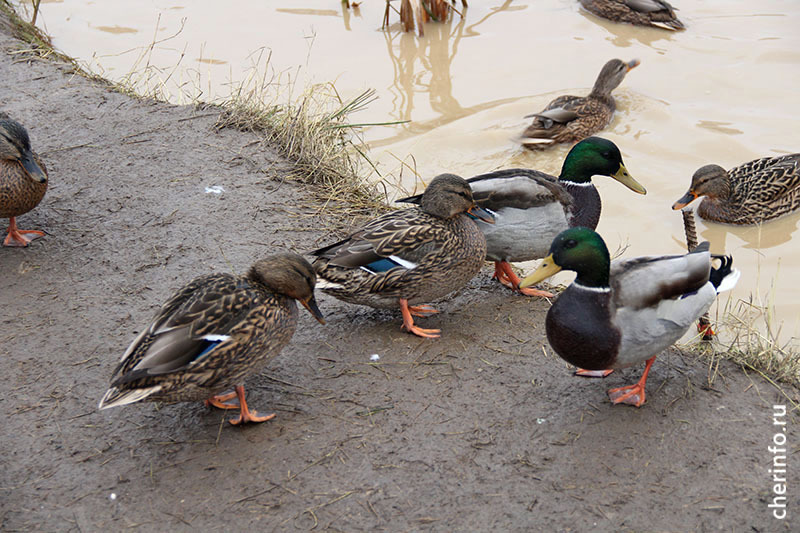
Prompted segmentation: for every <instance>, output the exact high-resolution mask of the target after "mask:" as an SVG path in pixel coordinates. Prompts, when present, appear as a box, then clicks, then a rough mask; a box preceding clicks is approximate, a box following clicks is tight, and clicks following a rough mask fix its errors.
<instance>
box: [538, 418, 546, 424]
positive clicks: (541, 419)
mask: <svg viewBox="0 0 800 533" xmlns="http://www.w3.org/2000/svg"><path fill="white" fill-rule="evenodd" d="M545 422H547V419H546V418H537V419H536V423H537V424H544V423H545Z"/></svg>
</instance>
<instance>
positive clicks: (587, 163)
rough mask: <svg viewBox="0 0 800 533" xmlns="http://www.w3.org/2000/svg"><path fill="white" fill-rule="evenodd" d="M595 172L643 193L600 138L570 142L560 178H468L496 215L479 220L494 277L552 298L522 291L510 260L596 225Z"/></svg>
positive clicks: (535, 255) (529, 174) (533, 173)
mask: <svg viewBox="0 0 800 533" xmlns="http://www.w3.org/2000/svg"><path fill="white" fill-rule="evenodd" d="M594 175H602V176H609V177H611V178H614V179H615V180H617V181H619V182H620V183H622V184H623V185H625V186H626V187H628V188H629V189H630V190H632V191H634V192H636V193H639V194H646V193H647V191H646V190H645V188H644V187H642V186H641V185H640V184H639V183H638V182H637V181H636V180H635V179H633V177H631V175H630V174H629V173H628V171H627V169H626V168H625V165H624V163H623V162H622V154H620V152H619V148H617V145H616V144H614V143H613V142H611V141H609V140H607V139H603V138H600V137H589V138H587V139H584V140H582V141H581V142H579V143H578V144H576V145H575V146H573V147H572V150H570V151H569V153H568V154H567V157H566V158H565V159H564V164H563V166H562V167H561V174H560V176H559V177H558V178H556V177H554V176H551V175H549V174H545V173H544V172H540V171H538V170H530V169H524V168H513V169H505V170H498V171H495V172H489V173H487V174H481V175H479V176H475V177H473V178H470V179H468V180H467V182H468V183H469V185H470V187H471V188H472V196H473V198H474V199H475V202H476V203H477V204H478V205H479V206H481V207H482V208H484V209H486V210H488V211H489V212H490V213H492V215H494V219H495V223H494V224H485V223H483V222H480V221H479V222H478V227H479V228H480V229H481V231H483V234H484V235H485V236H486V248H487V252H486V257H487V259H489V260H490V261H494V276H493V277H494V278H496V279H497V280H498V281H500V282H501V283H503V284H504V285H507V286H509V287H511V289H513V290H514V291H519V292H522V293H523V294H526V295H528V296H543V297H547V298H550V297H552V296H553V295H552V294H551V293H549V292H547V291H540V290H537V289H533V288H532V287H529V288H527V289H520V288H519V278H518V277H517V275H516V274H515V273H514V271H513V270H512V268H511V265H509V262H515V261H531V260H533V259H541V258H542V257H544V256H545V255H547V251H548V250H549V248H550V243H552V242H553V239H555V238H556V236H557V235H558V234H559V233H561V232H562V231H563V230H565V229H567V228H569V227H572V226H586V227H589V228H592V229H594V228H595V227H597V223H598V221H599V220H600V208H601V202H600V194H599V193H598V191H597V189H596V188H595V186H594V185H593V184H592V176H594ZM420 198H421V195H417V196H411V197H409V198H403V199H401V200H398V201H399V202H409V203H419V201H420Z"/></svg>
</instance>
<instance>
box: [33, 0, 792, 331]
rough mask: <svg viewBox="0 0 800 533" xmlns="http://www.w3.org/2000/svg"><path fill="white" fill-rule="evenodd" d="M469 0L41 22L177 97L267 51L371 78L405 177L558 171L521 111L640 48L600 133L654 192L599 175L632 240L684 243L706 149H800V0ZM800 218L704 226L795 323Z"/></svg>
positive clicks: (672, 249)
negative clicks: (607, 4) (676, 204)
mask: <svg viewBox="0 0 800 533" xmlns="http://www.w3.org/2000/svg"><path fill="white" fill-rule="evenodd" d="M474 4H475V5H471V6H470V7H469V9H468V10H467V11H466V13H465V17H464V18H463V19H461V18H459V17H458V16H456V17H455V18H454V20H452V21H450V22H448V23H447V24H428V25H427V27H426V32H427V33H426V35H425V37H424V38H419V37H417V36H415V35H410V34H404V33H402V32H400V31H399V28H398V25H397V20H398V16H397V15H396V14H395V13H392V17H391V20H392V21H393V22H394V24H393V25H392V26H391V27H390V29H389V31H388V32H384V31H381V30H380V24H381V20H382V13H383V2H378V1H370V2H362V3H361V5H360V6H359V7H357V8H354V9H351V10H347V9H345V8H343V7H341V6H340V4H339V2H335V1H332V0H308V1H306V2H303V3H302V5H293V3H289V4H285V5H283V4H279V3H272V2H260V1H255V0H253V1H242V2H237V3H236V4H235V5H231V6H230V7H227V8H224V9H220V5H219V2H212V1H197V2H179V1H162V2H158V3H155V4H150V5H147V6H142V5H139V4H138V3H137V4H132V3H129V2H124V1H106V2H91V1H86V0H65V1H49V2H48V1H47V0H46V1H45V2H44V3H43V4H42V10H41V15H40V25H41V26H42V27H44V28H46V29H47V30H48V31H49V32H50V34H51V35H53V37H54V42H55V44H56V46H58V47H59V48H60V49H62V50H64V51H65V52H66V53H67V54H69V55H71V56H74V57H77V58H79V59H80V60H81V61H84V62H86V63H87V64H88V65H89V66H90V68H92V70H94V71H98V72H102V73H103V74H104V75H105V76H107V77H109V78H111V79H121V78H122V77H124V76H125V75H126V74H128V73H129V72H131V71H134V70H137V69H139V70H141V68H142V67H143V66H144V65H145V64H146V63H148V62H149V63H150V64H152V65H154V66H156V67H158V68H159V69H161V70H162V72H163V74H162V75H161V76H160V79H162V80H163V79H168V81H167V86H169V87H170V88H171V94H172V96H173V100H174V101H175V102H176V103H180V102H182V101H185V100H186V99H187V98H190V97H194V96H195V95H197V94H201V93H202V95H203V96H202V98H204V99H214V98H219V97H225V96H227V95H228V94H229V91H230V84H231V82H241V81H242V80H243V79H245V78H246V77H247V76H248V75H249V74H250V73H251V71H250V70H249V69H250V68H251V67H252V66H253V65H254V64H258V65H259V68H261V69H263V70H264V71H268V70H269V72H272V73H275V74H276V75H277V78H276V79H278V80H280V81H281V83H283V84H287V85H289V86H291V87H292V89H291V90H288V89H286V90H284V91H281V92H282V93H283V96H287V95H289V94H290V93H291V94H294V95H295V96H297V94H298V93H300V92H302V90H303V88H304V87H305V86H307V85H308V84H310V83H320V82H327V81H335V85H336V89H337V90H338V92H339V93H340V94H341V95H343V97H344V98H350V97H353V96H355V95H356V94H358V93H359V92H361V91H362V90H364V89H366V88H374V89H376V91H377V93H376V94H377V96H378V99H377V100H376V101H374V102H372V103H371V104H370V105H369V107H368V108H367V109H366V110H364V111H361V112H359V113H357V114H355V115H353V116H352V117H351V118H352V120H353V121H354V122H359V123H376V122H391V121H410V122H409V123H407V124H405V125H397V126H381V127H373V128H369V129H368V130H367V131H366V134H365V137H366V139H367V140H368V141H369V143H370V145H371V151H370V158H371V159H372V160H373V161H374V162H375V163H376V164H377V167H378V170H379V172H380V173H381V175H382V176H383V177H385V178H386V179H387V180H388V181H390V182H391V183H394V184H396V185H397V186H398V187H399V188H400V189H401V191H407V190H409V189H411V190H413V189H414V188H415V187H417V188H419V187H422V186H423V185H422V183H424V182H426V181H428V180H430V178H431V177H433V176H435V175H436V174H438V173H441V172H445V171H448V172H456V173H460V174H462V175H465V176H470V175H474V174H477V173H480V172H484V171H489V170H493V169H496V168H502V167H511V166H522V167H531V168H537V169H540V170H544V171H548V172H551V173H558V171H559V170H560V164H561V161H562V160H563V157H564V156H565V154H566V148H565V147H558V148H555V149H552V150H549V151H546V152H544V153H536V154H534V153H530V152H528V151H526V150H524V149H522V148H520V146H519V145H518V144H517V143H516V142H515V136H516V135H517V134H518V133H519V132H521V131H522V129H524V127H525V125H526V123H527V120H526V119H524V118H523V117H524V116H525V115H527V114H529V113H531V112H534V111H537V110H539V109H541V108H542V107H543V106H544V105H545V104H546V103H547V102H548V101H549V100H550V99H552V98H553V97H555V96H557V95H558V94H564V93H571V94H585V93H586V92H588V90H589V88H590V87H591V85H592V83H593V82H594V79H595V76H596V75H597V72H598V71H599V69H600V67H601V66H602V64H603V63H604V62H605V61H606V60H608V59H610V58H612V57H620V58H622V59H625V60H628V59H631V58H634V57H636V58H639V59H641V61H642V64H641V65H640V67H638V68H637V69H635V70H634V71H632V72H631V73H630V74H629V75H628V77H627V79H626V80H625V81H624V82H623V84H622V85H621V87H620V88H619V89H617V91H616V92H615V95H616V97H617V100H618V108H619V109H618V111H617V113H616V115H615V117H614V120H613V122H612V124H611V125H610V126H609V127H608V128H607V129H606V130H605V131H604V132H602V135H604V136H606V137H608V138H610V139H612V140H613V141H615V142H616V143H617V144H618V145H619V146H620V148H621V149H622V152H623V155H624V157H625V160H626V162H627V165H628V168H629V170H630V171H631V173H632V174H633V175H634V176H635V177H636V178H637V179H638V180H639V181H640V182H641V183H643V184H645V186H646V187H647V189H648V195H647V197H646V198H639V197H634V196H633V195H631V194H630V193H629V192H628V191H627V190H625V189H623V188H622V187H620V186H618V185H617V184H616V183H611V182H609V181H608V180H603V179H597V180H596V181H597V182H598V184H599V186H600V188H601V194H602V196H603V199H604V206H605V210H604V213H603V217H602V219H601V222H600V225H599V227H598V230H599V231H600V232H601V234H602V235H603V236H604V237H605V239H606V241H607V242H608V244H609V248H611V249H612V250H613V249H616V248H618V247H620V246H628V249H627V251H626V255H627V256H634V255H644V254H653V253H678V252H680V251H681V250H682V249H683V248H684V247H685V244H684V243H685V239H684V234H683V226H682V220H681V217H680V215H679V214H678V213H675V212H672V211H671V210H670V206H671V204H672V202H673V201H674V200H676V199H677V198H678V197H680V196H681V195H682V194H683V192H685V190H686V188H687V187H688V184H689V180H690V178H691V175H692V173H693V172H694V170H695V169H697V168H698V167H700V166H702V165H704V164H707V163H712V162H713V163H718V164H720V165H722V166H724V167H726V168H729V167H731V166H735V165H737V164H740V163H743V162H746V161H749V160H751V159H755V158H758V157H764V156H770V155H777V154H784V153H792V152H797V151H798V150H800V138H799V137H798V135H797V130H798V125H799V122H798V114H797V113H796V109H797V95H796V90H795V88H796V87H797V86H798V84H800V66H799V65H800V33H798V32H797V31H795V30H796V28H797V27H799V26H800V4H798V3H797V2H793V1H792V0H767V1H764V2H737V3H733V4H732V3H731V2H728V1H725V0H712V1H700V0H686V1H682V2H679V3H676V4H678V5H677V7H679V12H678V14H679V16H680V18H681V19H682V20H683V21H684V22H685V24H686V25H687V26H688V27H689V30H688V31H685V32H682V33H670V32H666V31H661V30H657V29H649V28H638V27H633V26H628V25H618V24H613V23H610V22H607V21H604V20H602V19H599V18H597V17H594V16H592V15H590V14H588V13H586V12H584V11H582V10H581V9H579V6H578V2H577V1H573V0H537V1H535V2H533V1H528V2H525V1H517V2H511V1H507V2H501V1H495V2H474ZM175 34H177V35H175ZM168 37H171V38H169V39H166V38H168ZM162 39H166V40H164V41H163V42H159V43H158V44H157V45H156V46H155V47H154V49H153V51H152V53H150V52H147V53H145V50H146V47H147V46H148V45H149V44H150V43H151V42H152V41H154V40H156V41H160V40H162ZM267 54H271V56H270V60H269V64H270V67H269V69H267V68H266V67H265V61H264V60H263V59H264V57H266V55H267ZM259 58H260V59H261V61H259ZM176 64H178V65H179V67H178V68H177V69H174V71H173V67H174V66H175V65H176ZM374 178H376V176H375V175H373V179H374ZM401 191H398V192H397V194H402V193H403V192H401ZM798 220H800V213H798V214H795V215H791V216H788V217H786V218H784V219H782V220H778V221H775V222H770V223H768V224H766V225H764V226H763V227H761V228H741V227H728V226H723V225H718V224H704V223H702V222H700V223H699V226H698V230H699V233H700V237H701V239H705V240H709V241H711V243H712V251H714V252H725V253H729V254H733V255H734V256H735V260H736V265H737V266H738V267H739V268H740V269H741V270H742V271H743V273H744V275H743V277H742V280H741V281H740V283H739V286H738V287H737V288H736V289H735V290H734V291H733V292H732V293H731V297H730V299H728V298H726V299H725V300H724V302H726V305H728V306H733V307H736V306H739V305H740V303H739V302H740V301H750V299H751V297H752V301H753V302H755V303H756V304H760V305H768V306H769V305H773V306H774V312H775V317H777V322H776V324H775V326H778V325H780V326H781V327H782V336H783V338H784V340H788V339H789V338H790V337H793V336H795V335H796V334H797V332H798V326H800V286H798V285H797V284H795V283H793V282H792V280H793V279H794V278H795V277H796V276H797V274H798V271H797V269H798V268H800V247H798V246H796V245H793V244H792V236H793V234H794V233H795V231H796V229H797V222H798ZM532 266H533V265H523V267H525V268H531V267H532ZM557 279H558V281H562V282H564V281H568V280H569V277H568V276H564V277H561V278H557Z"/></svg>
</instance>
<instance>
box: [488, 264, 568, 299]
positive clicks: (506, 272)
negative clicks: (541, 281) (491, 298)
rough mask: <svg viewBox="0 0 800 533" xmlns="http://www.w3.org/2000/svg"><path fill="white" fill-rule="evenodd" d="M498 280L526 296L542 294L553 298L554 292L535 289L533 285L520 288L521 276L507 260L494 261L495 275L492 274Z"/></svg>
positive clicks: (544, 296)
mask: <svg viewBox="0 0 800 533" xmlns="http://www.w3.org/2000/svg"><path fill="white" fill-rule="evenodd" d="M492 277H493V278H495V279H496V280H497V281H499V282H500V283H502V284H503V285H505V286H506V287H508V288H510V289H511V290H512V291H514V292H518V293H520V294H524V295H525V296H541V297H542V298H552V297H553V293H550V292H547V291H543V290H539V289H534V288H533V287H526V288H524V289H520V288H519V282H520V279H519V276H517V275H516V274H515V273H514V270H512V268H511V265H510V264H508V262H507V261H495V262H494V275H492Z"/></svg>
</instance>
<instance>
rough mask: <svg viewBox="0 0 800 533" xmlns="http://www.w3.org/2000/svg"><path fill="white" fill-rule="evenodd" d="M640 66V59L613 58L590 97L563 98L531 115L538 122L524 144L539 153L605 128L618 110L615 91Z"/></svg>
mask: <svg viewBox="0 0 800 533" xmlns="http://www.w3.org/2000/svg"><path fill="white" fill-rule="evenodd" d="M638 64H639V60H638V59H633V60H631V61H629V62H628V63H625V62H624V61H622V60H620V59H612V60H611V61H609V62H608V63H606V64H605V65H604V66H603V69H602V70H601V71H600V75H598V76H597V81H595V82H594V87H593V88H592V92H590V93H589V95H588V96H572V95H564V96H559V97H558V98H556V99H555V100H553V101H552V102H550V103H549V104H547V107H545V108H544V110H543V111H541V112H539V113H535V114H533V115H528V117H534V119H533V123H532V124H531V125H530V126H528V128H527V129H526V130H525V131H524V132H523V134H522V139H521V142H522V145H523V146H525V148H530V149H531V150H537V149H540V148H546V147H548V146H551V145H553V144H555V143H565V142H572V143H574V142H577V141H580V140H581V139H583V138H585V137H588V136H589V135H592V134H594V133H596V132H598V131H600V130H601V129H603V128H605V127H606V126H607V125H608V123H609V122H611V116H612V115H613V114H614V110H615V109H616V103H615V102H614V97H613V96H611V91H613V90H614V89H616V88H617V87H618V86H619V84H620V83H622V80H623V79H624V78H625V75H626V74H627V73H628V72H629V71H630V70H631V69H632V68H634V67H636V66H637V65H638ZM528 117H526V118H528Z"/></svg>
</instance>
